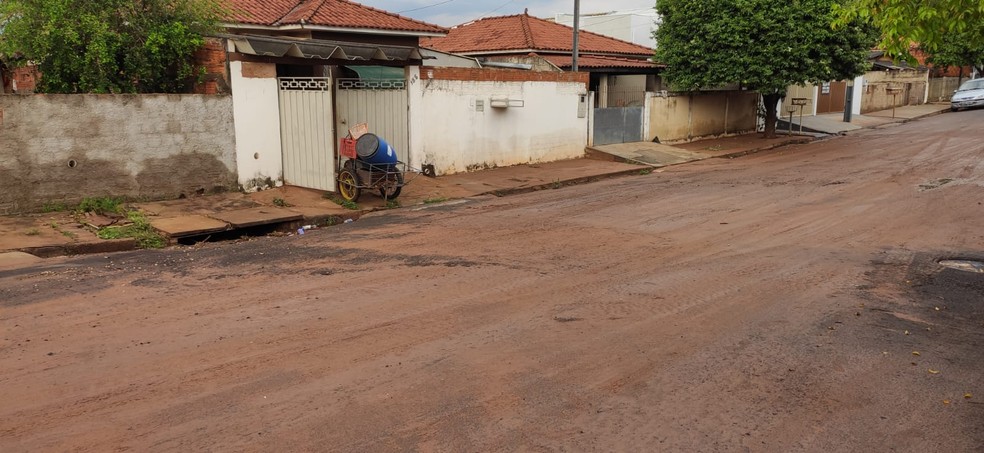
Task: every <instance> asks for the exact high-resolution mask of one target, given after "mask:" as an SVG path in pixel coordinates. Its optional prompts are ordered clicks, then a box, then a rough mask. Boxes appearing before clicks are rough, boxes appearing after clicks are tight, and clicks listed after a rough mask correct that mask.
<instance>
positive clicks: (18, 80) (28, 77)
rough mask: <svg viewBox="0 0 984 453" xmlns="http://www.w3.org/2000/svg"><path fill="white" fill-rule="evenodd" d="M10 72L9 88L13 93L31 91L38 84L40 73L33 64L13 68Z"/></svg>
mask: <svg viewBox="0 0 984 453" xmlns="http://www.w3.org/2000/svg"><path fill="white" fill-rule="evenodd" d="M12 73H13V74H12V77H11V79H12V80H13V83H11V89H13V91H14V92H15V93H33V92H34V89H35V88H37V86H38V81H40V80H41V73H40V72H38V69H37V67H35V66H33V65H28V66H22V67H20V68H14V70H13V71H12Z"/></svg>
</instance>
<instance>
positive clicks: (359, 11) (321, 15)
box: [225, 0, 447, 33]
mask: <svg viewBox="0 0 984 453" xmlns="http://www.w3.org/2000/svg"><path fill="white" fill-rule="evenodd" d="M225 1H226V2H228V3H227V4H228V6H229V9H230V10H231V17H230V21H231V22H233V23H239V24H249V25H268V26H281V25H298V24H304V25H314V26H325V27H338V28H361V29H376V30H394V31H409V32H420V33H445V32H447V29H445V28H443V27H440V26H437V25H433V24H428V23H427V22H421V21H419V20H414V19H410V18H408V17H403V16H400V15H398V14H393V13H391V12H388V11H383V10H381V9H376V8H372V7H369V6H364V5H360V4H358V3H355V2H350V1H348V0H225Z"/></svg>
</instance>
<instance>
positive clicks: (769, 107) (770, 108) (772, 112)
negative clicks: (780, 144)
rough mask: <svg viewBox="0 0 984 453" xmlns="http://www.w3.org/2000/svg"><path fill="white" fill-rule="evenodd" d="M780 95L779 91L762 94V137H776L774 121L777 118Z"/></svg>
mask: <svg viewBox="0 0 984 453" xmlns="http://www.w3.org/2000/svg"><path fill="white" fill-rule="evenodd" d="M780 99H782V95H781V94H779V93H773V94H763V95H762V103H764V104H765V135H763V136H762V137H763V138H776V122H777V121H778V120H779V116H778V115H777V113H778V112H777V110H778V109H779V107H778V104H779V100H780Z"/></svg>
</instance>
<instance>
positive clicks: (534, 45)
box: [421, 14, 653, 56]
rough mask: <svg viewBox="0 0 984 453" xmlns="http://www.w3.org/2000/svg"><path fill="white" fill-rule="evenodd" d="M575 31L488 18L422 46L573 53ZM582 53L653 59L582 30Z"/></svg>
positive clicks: (518, 18) (525, 19)
mask: <svg viewBox="0 0 984 453" xmlns="http://www.w3.org/2000/svg"><path fill="white" fill-rule="evenodd" d="M573 34H574V29H573V28H571V27H568V26H566V25H562V24H558V23H556V22H550V21H546V20H543V19H540V18H537V17H532V16H530V15H528V14H517V15H513V16H498V17H488V18H485V19H481V20H478V21H475V22H469V23H466V24H463V25H459V26H457V27H454V28H452V29H451V30H450V31H449V32H448V34H447V36H445V37H442V38H428V39H424V40H423V41H422V42H421V45H423V46H425V47H430V48H433V49H437V50H440V51H443V52H457V53H478V52H498V51H507V50H527V49H529V50H533V51H538V52H544V51H555V52H556V51H560V52H571V49H572V47H573V44H572V43H573V41H574V38H573ZM578 51H579V52H584V53H600V54H617V55H637V56H651V55H652V54H653V50H652V49H650V48H648V47H645V46H640V45H638V44H634V43H631V42H628V41H622V40H620V39H615V38H611V37H608V36H604V35H599V34H596V33H591V32H589V31H584V30H582V31H581V32H580V34H579V37H578Z"/></svg>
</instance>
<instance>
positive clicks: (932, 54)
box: [920, 33, 984, 75]
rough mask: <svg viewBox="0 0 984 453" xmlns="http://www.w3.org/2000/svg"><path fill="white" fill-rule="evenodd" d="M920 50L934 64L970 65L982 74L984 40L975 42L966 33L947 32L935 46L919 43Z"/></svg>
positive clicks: (983, 72) (983, 67)
mask: <svg viewBox="0 0 984 453" xmlns="http://www.w3.org/2000/svg"><path fill="white" fill-rule="evenodd" d="M920 50H922V51H923V52H925V53H926V54H928V55H929V57H928V61H929V62H930V63H933V64H934V65H937V66H943V67H947V66H956V67H963V66H972V67H974V68H975V69H977V72H978V73H981V74H984V42H975V41H974V40H973V39H971V38H969V37H968V36H967V34H966V33H953V34H949V35H947V36H945V37H944V38H943V40H942V42H940V43H938V44H937V45H936V47H935V48H928V47H926V46H925V45H921V46H920ZM961 75H962V73H961Z"/></svg>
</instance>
